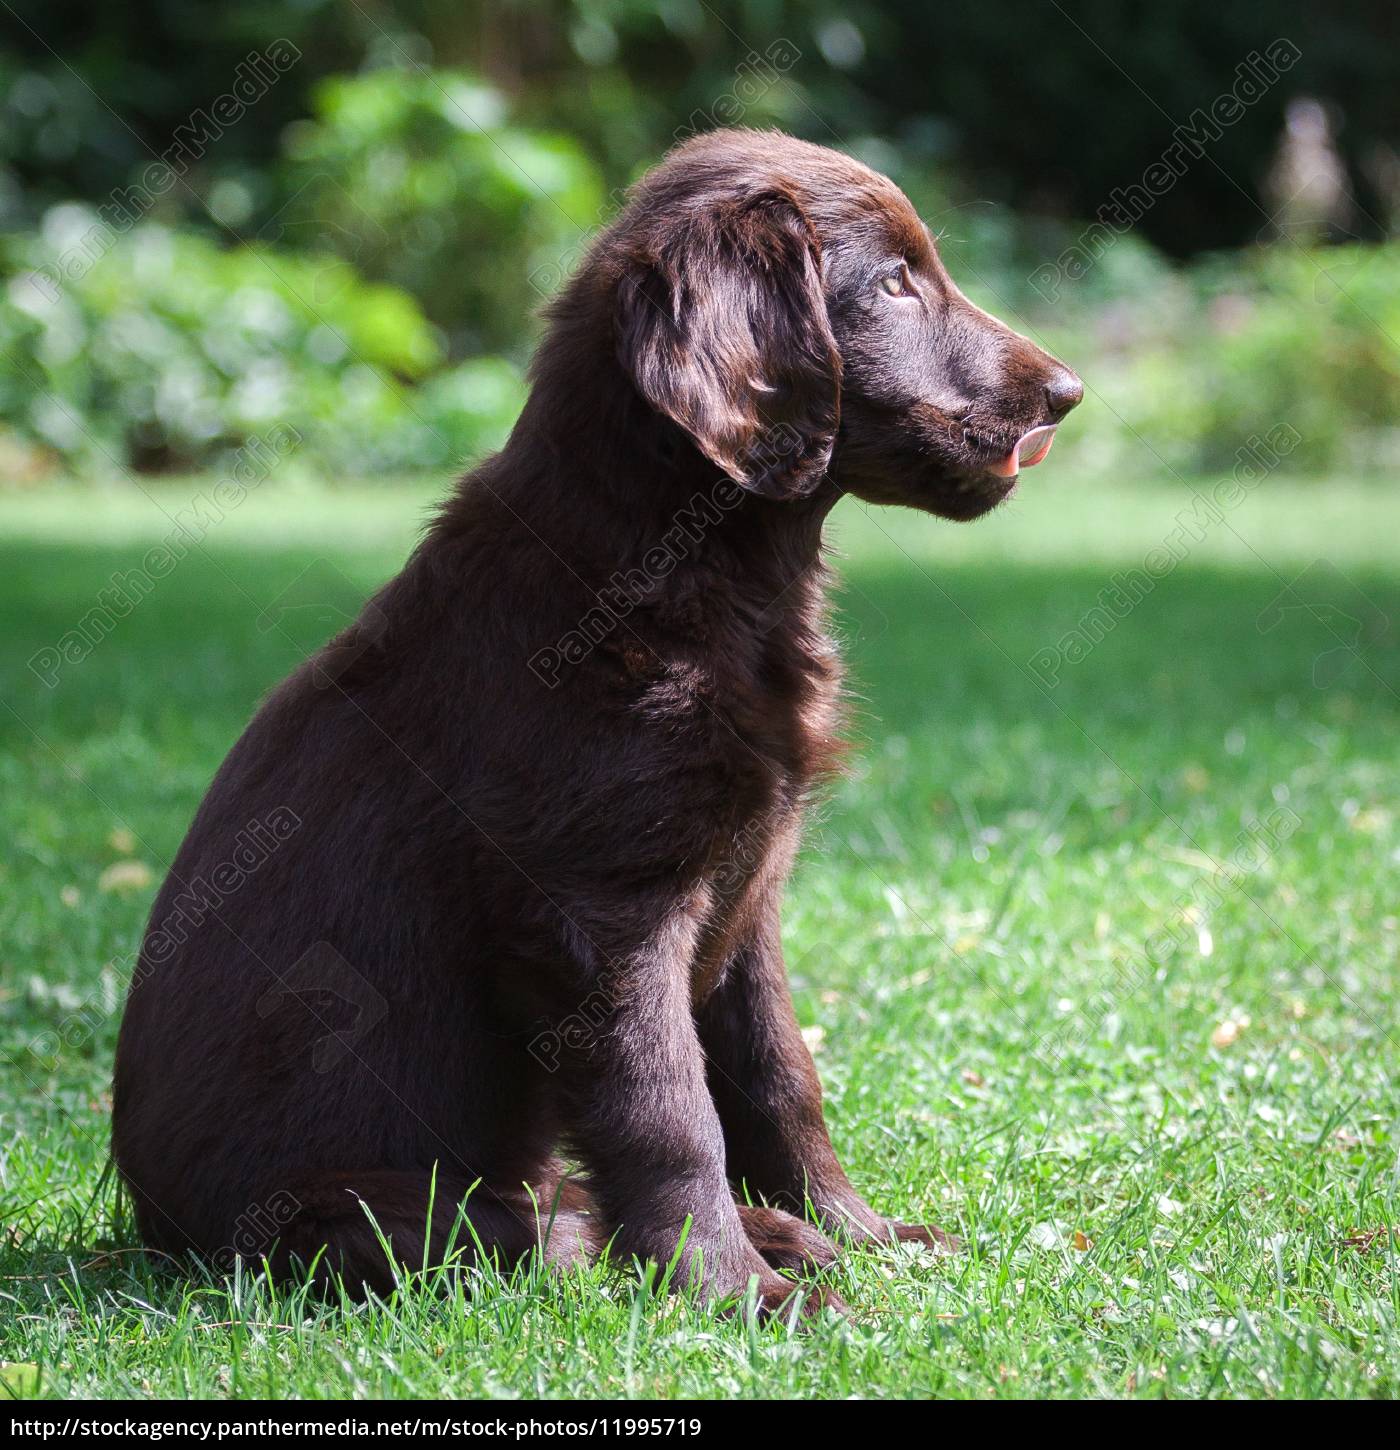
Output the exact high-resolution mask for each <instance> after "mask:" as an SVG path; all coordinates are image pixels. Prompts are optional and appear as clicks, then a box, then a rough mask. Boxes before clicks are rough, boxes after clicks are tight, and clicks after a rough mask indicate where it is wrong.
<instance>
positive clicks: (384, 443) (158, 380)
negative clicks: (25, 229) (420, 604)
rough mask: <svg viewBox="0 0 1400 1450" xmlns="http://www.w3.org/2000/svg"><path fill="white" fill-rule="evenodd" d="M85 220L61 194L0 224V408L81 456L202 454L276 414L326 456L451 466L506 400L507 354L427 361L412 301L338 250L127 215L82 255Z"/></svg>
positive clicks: (58, 448) (426, 336)
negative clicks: (34, 221)
mask: <svg viewBox="0 0 1400 1450" xmlns="http://www.w3.org/2000/svg"><path fill="white" fill-rule="evenodd" d="M95 229H96V230H95ZM94 235H96V236H97V237H99V238H100V237H102V236H103V235H104V233H103V230H102V228H101V224H100V223H99V222H98V220H97V218H96V216H95V215H94V214H93V213H92V212H90V211H89V210H87V209H86V208H84V207H80V206H77V205H69V206H64V207H59V208H55V209H54V210H53V211H51V212H50V213H49V214H48V216H47V217H46V219H45V224H44V227H43V228H42V230H41V231H40V232H39V233H37V234H24V235H20V236H17V237H10V238H6V239H4V243H3V249H4V262H5V270H6V272H7V274H9V275H10V276H11V278H12V280H11V282H10V285H9V287H8V288H7V290H6V292H5V294H4V295H3V297H2V298H0V416H3V417H4V418H5V419H7V420H8V422H9V425H10V427H12V428H13V429H15V430H17V432H18V433H19V434H20V436H21V437H22V438H25V439H28V440H31V441H32V442H33V443H34V444H36V445H38V446H39V447H40V448H42V449H45V450H48V451H50V452H51V453H52V454H54V455H56V456H57V457H59V458H62V459H63V460H64V461H66V462H68V463H70V464H77V465H79V466H81V467H83V468H84V470H86V471H92V470H96V471H100V472H111V471H113V470H114V469H116V468H119V467H121V466H122V465H125V464H128V463H129V464H131V465H133V466H135V467H137V468H142V469H150V470H156V469H159V470H166V469H188V468H192V467H195V466H199V465H205V464H212V463H214V462H217V461H218V459H219V458H220V456H221V455H222V454H224V453H225V452H228V451H230V450H232V449H234V448H237V447H239V446H240V445H241V444H242V443H244V442H245V441H246V440H247V439H249V438H252V437H255V436H259V435H263V434H266V433H267V432H269V431H270V430H272V429H273V428H278V427H284V428H286V427H289V428H293V429H295V430H296V432H297V433H298V434H299V435H300V436H301V438H302V444H303V447H304V449H305V451H306V452H307V453H308V454H309V455H310V456H311V457H313V458H315V459H317V460H319V461H320V462H321V463H322V464H324V465H325V466H326V467H328V468H331V469H336V470H346V471H351V472H373V471H378V470H389V469H406V468H418V467H423V468H438V467H444V466H448V467H450V466H452V465H454V464H456V463H457V462H459V461H460V460H461V459H462V458H464V457H465V456H467V455H469V454H472V453H475V452H477V451H478V450H479V449H481V448H482V447H487V446H492V445H494V444H495V443H497V442H499V441H500V439H501V438H502V437H503V436H504V433H505V431H506V429H507V428H508V426H509V423H510V422H511V420H512V419H513V417H514V414H515V412H516V410H517V409H518V406H519V402H520V397H521V384H520V376H519V371H518V369H517V368H515V367H514V366H513V365H512V364H511V363H509V362H506V361H504V360H502V359H499V358H492V357H485V358H478V359H474V360H470V361H467V362H464V363H461V364H458V365H457V366H455V367H444V365H443V364H444V355H443V350H442V346H441V343H440V340H439V336H438V333H437V331H436V330H435V329H434V328H433V327H432V326H431V325H430V324H429V322H428V321H427V319H426V318H425V317H424V316H423V314H422V312H421V310H420V309H419V307H418V304H417V303H416V302H415V300H414V299H413V298H412V297H411V296H410V295H409V294H408V293H406V292H404V291H402V290H400V289H398V288H395V287H391V286H387V285H385V284H383V283H371V282H366V281H365V280H364V279H363V278H361V277H360V276H359V275H358V274H357V273H356V272H355V271H354V269H353V268H352V267H351V266H350V265H349V264H348V263H347V262H345V261H343V260H342V259H340V258H338V257H335V256H333V255H328V254H324V253H298V252H287V251H279V250H276V249H274V248H271V247H266V246H261V245H253V246H246V247H234V248H225V247H221V246H219V245H218V244H217V243H215V242H213V241H211V240H210V239H208V238H207V237H203V236H199V235H196V234H193V233H191V232H188V231H179V230H173V229H170V228H167V227H164V226H161V225H159V224H158V223H154V222H144V223H141V224H139V225H137V226H136V227H134V228H133V229H132V230H131V231H129V232H128V233H127V234H126V235H124V236H120V237H116V238H115V239H114V240H113V241H112V243H111V247H110V250H108V251H106V252H105V253H103V254H102V255H101V256H98V257H96V258H95V259H94V260H92V261H91V263H90V265H87V266H82V265H81V259H82V258H83V257H84V256H85V255H86V254H85V253H84V251H83V247H84V239H87V238H92V237H93V236H94Z"/></svg>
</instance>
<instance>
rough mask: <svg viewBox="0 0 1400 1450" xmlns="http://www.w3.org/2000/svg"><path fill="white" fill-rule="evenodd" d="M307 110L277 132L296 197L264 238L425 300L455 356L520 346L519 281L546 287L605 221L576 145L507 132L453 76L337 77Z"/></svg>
mask: <svg viewBox="0 0 1400 1450" xmlns="http://www.w3.org/2000/svg"><path fill="white" fill-rule="evenodd" d="M313 105H314V116H313V118H312V119H310V120H306V121H301V122H298V123H297V124H296V125H294V126H292V127H291V128H289V129H288V131H287V133H286V137H285V155H284V157H283V158H281V159H280V161H279V172H280V174H281V176H282V177H284V178H285V181H286V184H287V188H288V190H289V191H290V192H291V197H290V199H289V200H288V202H287V203H286V205H285V206H284V207H283V209H282V210H281V211H280V212H279V214H278V216H277V218H276V219H275V221H274V222H273V224H272V225H273V226H274V227H275V228H276V229H277V230H278V231H279V232H281V233H284V234H286V235H289V236H292V237H294V236H295V235H296V233H297V232H298V230H302V231H306V232H309V235H308V237H307V241H308V242H309V244H310V245H311V246H313V247H314V246H317V245H318V244H319V245H323V246H328V247H329V248H330V249H331V250H333V251H334V252H336V253H338V254H339V255H342V256H345V257H346V258H347V259H348V260H350V261H353V262H354V263H355V265H356V266H357V267H358V268H360V269H361V270H362V271H364V272H365V273H366V274H367V275H369V276H372V277H380V278H384V279H386V280H388V281H390V282H393V283H395V284H397V285H398V286H400V287H403V288H405V289H406V290H407V291H409V292H411V293H412V294H413V295H414V296H416V297H419V298H421V299H422V302H423V306H424V308H425V309H426V311H427V312H428V315H429V316H430V317H431V318H432V319H433V321H435V322H436V323H438V324H439V325H440V326H441V327H443V328H444V329H446V330H447V331H448V333H449V334H450V336H451V338H452V342H453V350H454V352H457V353H459V354H460V353H462V352H470V351H476V350H480V349H483V348H487V349H490V348H506V349H510V348H512V347H516V346H518V344H519V342H520V336H521V330H522V322H523V314H524V313H525V312H526V310H527V309H526V308H525V307H523V306H522V300H523V299H522V296H521V292H520V279H521V275H522V272H524V273H528V274H539V273H541V272H542V271H543V272H545V273H546V274H548V272H549V269H552V268H553V267H555V266H556V265H557V264H558V262H559V260H560V258H561V257H564V256H567V255H568V254H569V253H570V252H571V250H572V249H575V248H577V246H578V244H579V242H580V239H581V238H583V237H586V236H587V235H588V234H589V233H590V232H591V231H592V230H593V229H594V228H595V227H596V226H597V224H598V222H599V220H600V219H601V217H602V211H603V185H602V180H601V178H600V176H599V173H598V170H597V168H596V167H595V166H594V165H593V163H592V162H591V161H590V160H589V159H588V157H587V156H586V155H585V154H584V153H583V151H582V150H581V149H580V147H579V146H578V145H577V143H575V142H573V141H571V140H570V139H569V138H568V137H567V136H562V135H557V134H554V133H552V132H546V131H538V130H529V129H526V128H522V127H519V126H513V125H511V124H510V123H509V121H508V120H507V117H506V108H505V103H504V101H503V99H502V97H501V96H500V95H499V94H498V93H497V92H495V91H494V90H492V89H491V88H490V87H488V86H484V85H482V84H481V83H480V82H479V81H476V80H474V79H472V77H471V76H469V75H467V74H465V73H462V72H456V71H428V70H424V71H415V70H397V69H396V70H377V71H370V72H368V73H366V74H363V75H357V76H333V77H330V78H329V79H327V80H325V81H322V82H321V84H320V85H319V86H318V87H317V89H316V93H315V96H314V99H313Z"/></svg>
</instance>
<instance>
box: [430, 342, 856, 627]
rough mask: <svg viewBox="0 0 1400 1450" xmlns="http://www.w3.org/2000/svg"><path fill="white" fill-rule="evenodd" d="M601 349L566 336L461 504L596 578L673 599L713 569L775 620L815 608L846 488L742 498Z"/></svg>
mask: <svg viewBox="0 0 1400 1450" xmlns="http://www.w3.org/2000/svg"><path fill="white" fill-rule="evenodd" d="M596 337H597V333H596V331H595V330H594V329H592V328H591V327H590V328H584V329H580V330H579V332H578V333H577V334H574V333H572V332H570V333H568V334H566V335H565V336H564V337H562V338H561V337H560V336H559V334H558V331H556V333H555V334H554V335H552V336H551V338H550V339H548V340H547V341H546V343H545V344H544V346H542V347H541V349H540V353H539V354H538V356H537V358H536V361H535V366H534V368H533V369H532V373H533V382H534V386H533V388H532V390H531V393H530V397H529V398H528V400H527V401H526V404H525V407H524V409H523V411H522V413H521V416H520V419H519V421H518V422H517V424H516V426H515V428H514V430H513V431H512V433H511V437H510V440H509V442H508V443H507V445H506V448H505V450H504V451H503V452H502V453H501V454H500V455H497V457H496V459H494V460H491V461H489V462H488V463H487V464H486V465H484V466H483V467H482V468H481V469H478V470H477V471H476V472H475V473H473V474H470V475H468V476H467V478H466V479H464V480H463V483H462V486H461V498H460V500H459V502H460V503H461V504H463V505H465V504H467V503H468V501H469V499H470V497H471V495H472V493H473V492H474V491H475V490H477V489H480V488H485V489H487V490H488V491H490V492H491V493H493V494H495V495H496V496H497V498H498V500H499V502H500V503H501V504H503V505H504V506H505V507H506V508H508V509H509V510H510V511H511V512H512V513H513V514H514V515H516V517H517V518H518V519H519V521H520V522H521V524H522V525H523V526H525V527H528V528H529V529H531V530H532V531H533V532H535V533H536V534H537V535H538V536H539V538H540V539H541V540H542V541H543V542H544V543H546V544H547V545H548V547H549V548H551V549H552V550H553V551H555V552H556V553H558V555H559V556H560V558H561V559H563V560H565V561H567V563H568V567H569V568H570V569H571V570H574V571H576V572H578V573H580V574H581V575H583V576H585V577H588V578H590V579H597V580H607V579H610V578H611V577H612V576H613V575H615V574H617V573H619V572H624V573H625V572H626V571H629V570H635V569H641V570H642V571H643V573H645V574H646V575H648V576H649V577H653V578H654V579H655V582H656V587H657V588H658V589H660V590H661V591H662V592H664V590H665V580H666V579H667V578H668V577H672V576H674V575H681V576H684V575H688V574H693V573H694V572H695V571H696V570H697V569H701V570H711V571H714V572H718V573H720V574H722V575H723V576H725V577H727V578H730V579H733V580H735V581H737V582H743V583H745V584H747V585H751V586H752V591H753V594H754V597H755V598H757V599H760V600H762V601H764V603H765V607H766V602H767V600H769V599H771V600H776V601H781V600H782V598H783V596H786V595H795V596H800V599H799V598H798V597H793V598H792V599H791V603H792V604H794V605H796V604H799V603H800V602H808V603H815V602H816V599H815V598H814V595H815V594H819V593H820V591H821V586H822V583H823V579H824V571H823V570H822V568H821V557H822V531H823V524H824V522H825V519H826V516H827V514H828V513H829V512H830V510H831V507H832V505H833V504H834V503H835V502H836V500H837V498H838V497H839V491H838V490H837V488H836V486H835V485H834V484H833V483H831V482H830V481H826V482H823V483H822V484H821V485H820V486H819V487H818V488H817V489H816V490H815V491H814V493H813V494H812V495H811V496H810V497H808V498H804V499H798V500H792V501H785V502H775V501H772V500H769V499H764V498H760V497H757V496H755V495H752V494H750V493H748V492H746V491H745V490H743V489H742V488H740V487H739V486H738V485H737V484H735V483H734V482H733V481H732V480H730V479H728V478H726V477H725V476H724V474H723V473H722V472H721V471H720V470H719V469H718V468H717V467H716V466H715V465H714V464H713V463H711V462H710V461H709V460H708V459H706V458H705V457H704V456H703V455H702V454H701V453H700V451H699V450H698V449H697V448H696V447H695V445H694V443H693V442H692V441H691V440H690V439H689V438H688V437H687V436H686V435H685V434H684V433H683V432H682V431H681V430H680V429H679V428H677V427H676V426H675V425H674V424H672V423H671V422H670V421H669V420H667V419H665V418H662V417H661V416H659V415H658V414H657V413H656V412H655V411H654V410H653V409H652V408H651V407H650V406H649V405H648V404H647V403H646V402H645V401H644V400H643V399H642V398H641V397H640V396H638V394H637V393H636V391H635V390H634V389H633V387H632V386H631V384H630V382H629V381H628V380H627V379H626V378H625V377H624V376H622V374H621V368H620V365H619V363H618V362H617V360H616V358H615V357H614V356H613V355H612V354H611V353H610V352H607V351H604V350H603V349H601V348H599V346H598V344H597V341H596ZM556 343H558V344H559V345H555V344H556ZM585 438H586V439H587V440H588V447H587V449H582V448H580V445H579V440H580V439H585ZM561 489H567V490H568V491H569V494H570V495H571V496H570V497H569V498H568V499H567V500H565V499H561V498H560V490H561ZM580 498H583V499H585V500H586V506H585V507H580ZM562 521H567V534H565V533H564V532H562V530H561V524H562Z"/></svg>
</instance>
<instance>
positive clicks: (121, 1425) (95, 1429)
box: [10, 1415, 701, 1441]
mask: <svg viewBox="0 0 1400 1450" xmlns="http://www.w3.org/2000/svg"><path fill="white" fill-rule="evenodd" d="M10 1423H11V1427H12V1429H13V1432H14V1434H15V1435H17V1436H25V1437H28V1438H30V1439H33V1440H40V1441H43V1440H50V1439H63V1438H77V1439H82V1438H85V1437H94V1438H96V1437H102V1438H109V1437H110V1438H114V1439H133V1440H135V1439H146V1440H152V1441H159V1440H167V1439H170V1440H174V1439H180V1440H195V1441H205V1440H209V1441H219V1440H231V1439H281V1438H283V1437H286V1438H288V1439H292V1438H296V1437H298V1436H303V1435H304V1436H318V1435H319V1436H323V1437H326V1438H332V1439H336V1438H342V1439H350V1440H355V1439H369V1438H371V1437H381V1436H393V1437H395V1438H402V1439H413V1438H415V1437H418V1436H427V1437H430V1438H432V1439H437V1440H441V1439H448V1440H516V1441H518V1440H530V1439H535V1438H541V1439H549V1438H558V1439H589V1438H597V1439H612V1438H621V1437H624V1436H626V1437H628V1438H630V1437H633V1436H639V1435H640V1436H654V1437H656V1438H657V1439H668V1438H689V1439H693V1438H695V1437H696V1436H698V1435H699V1434H700V1429H701V1424H700V1421H699V1419H696V1418H682V1417H679V1416H669V1415H652V1416H628V1415H580V1416H573V1417H570V1416H558V1417H551V1416H548V1415H543V1416H530V1417H527V1418H520V1419H514V1418H512V1419H503V1418H491V1417H489V1416H488V1417H483V1418H481V1419H477V1420H473V1419H459V1420H454V1419H421V1418H418V1417H416V1416H408V1417H405V1418H404V1419H401V1420H356V1419H353V1418H347V1419H343V1420H324V1421H321V1420H277V1419H271V1418H268V1419H261V1420H258V1419H246V1420H217V1419H208V1420H199V1419H191V1420H166V1421H161V1420H150V1421H147V1420H139V1419H128V1418H124V1417H122V1416H109V1417H99V1418H96V1419H87V1418H83V1417H81V1416H73V1417H71V1418H69V1419H66V1420H63V1419H42V1420H39V1419H33V1420H25V1419H23V1418H22V1417H20V1416H15V1417H14V1418H13V1419H12V1420H11V1422H10Z"/></svg>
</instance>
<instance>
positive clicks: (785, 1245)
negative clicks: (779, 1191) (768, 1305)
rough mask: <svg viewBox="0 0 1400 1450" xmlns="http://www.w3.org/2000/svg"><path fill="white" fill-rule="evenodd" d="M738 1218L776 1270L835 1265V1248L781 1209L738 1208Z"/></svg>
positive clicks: (821, 1233) (814, 1230) (819, 1234)
mask: <svg viewBox="0 0 1400 1450" xmlns="http://www.w3.org/2000/svg"><path fill="white" fill-rule="evenodd" d="M738 1209H739V1219H740V1222H741V1223H742V1224H743V1225H744V1232H745V1234H747V1235H748V1240H749V1242H750V1243H751V1244H752V1245H753V1246H754V1248H756V1249H757V1250H758V1252H759V1253H760V1254H762V1255H763V1258H764V1260H765V1262H766V1263H768V1264H770V1265H771V1266H772V1267H773V1268H775V1269H797V1270H812V1269H827V1268H830V1267H831V1265H832V1264H834V1263H835V1262H836V1256H837V1248H836V1245H835V1244H834V1243H832V1241H831V1240H830V1239H829V1238H827V1236H826V1235H825V1234H824V1233H823V1232H822V1231H821V1230H820V1229H819V1228H817V1227H815V1226H814V1225H813V1224H810V1223H807V1222H805V1221H804V1220H803V1219H800V1218H798V1217H797V1216H796V1215H794V1214H791V1213H785V1212H784V1211H783V1210H782V1209H780V1208H759V1207H754V1206H752V1205H750V1204H746V1203H741V1204H739V1205H738Z"/></svg>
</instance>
